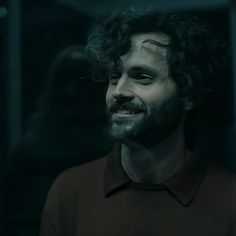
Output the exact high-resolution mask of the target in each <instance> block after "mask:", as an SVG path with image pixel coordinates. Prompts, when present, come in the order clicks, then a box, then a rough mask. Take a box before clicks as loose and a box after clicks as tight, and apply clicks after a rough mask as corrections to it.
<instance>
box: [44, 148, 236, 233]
mask: <svg viewBox="0 0 236 236" xmlns="http://www.w3.org/2000/svg"><path fill="white" fill-rule="evenodd" d="M197 163H198V162H196V158H192V159H190V160H188V161H187V162H186V164H185V165H184V166H183V168H182V169H180V170H179V171H178V172H177V173H175V174H174V175H173V176H171V177H170V178H169V179H167V180H166V181H164V182H163V183H162V184H140V183H134V182H132V181H131V180H130V179H129V178H128V176H127V175H126V173H125V172H124V170H123V168H122V165H121V161H120V146H119V145H116V146H115V148H114V150H113V151H112V152H111V154H109V155H108V156H107V157H104V158H101V159H99V160H96V161H92V162H90V163H87V164H84V165H81V166H78V167H74V168H71V169H69V170H67V171H65V172H64V173H63V174H61V175H60V176H59V177H58V178H57V180H56V181H55V183H54V184H53V186H52V188H51V190H50V192H49V194H48V198H47V202H46V205H45V208H44V211H43V215H42V224H41V233H40V235H41V236H183V235H184V236H185V235H186V236H236V177H235V175H234V174H233V173H231V172H230V171H228V170H226V169H224V168H223V167H220V166H218V165H215V164H213V165H209V166H208V167H207V168H206V167H205V166H203V165H199V164H197Z"/></svg>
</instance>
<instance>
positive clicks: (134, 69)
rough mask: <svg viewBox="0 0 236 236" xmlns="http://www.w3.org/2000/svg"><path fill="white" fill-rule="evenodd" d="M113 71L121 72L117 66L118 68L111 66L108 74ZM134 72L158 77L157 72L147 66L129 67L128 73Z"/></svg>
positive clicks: (120, 67) (120, 68)
mask: <svg viewBox="0 0 236 236" xmlns="http://www.w3.org/2000/svg"><path fill="white" fill-rule="evenodd" d="M115 71H120V72H121V71H122V66H121V65H119V66H113V67H111V68H110V70H109V72H110V73H111V72H115ZM134 72H147V73H150V74H153V75H155V76H159V72H158V71H157V70H156V69H154V68H152V67H150V66H147V65H138V66H131V67H130V68H129V73H134Z"/></svg>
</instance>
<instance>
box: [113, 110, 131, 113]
mask: <svg viewBox="0 0 236 236" xmlns="http://www.w3.org/2000/svg"><path fill="white" fill-rule="evenodd" d="M117 113H119V114H134V112H133V111H127V110H119V111H117Z"/></svg>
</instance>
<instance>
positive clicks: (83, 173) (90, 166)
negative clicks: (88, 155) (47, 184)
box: [53, 156, 107, 187]
mask: <svg viewBox="0 0 236 236" xmlns="http://www.w3.org/2000/svg"><path fill="white" fill-rule="evenodd" d="M106 161H107V156H104V157H102V158H99V159H97V160H94V161H91V162H87V163H85V164H81V165H79V166H75V167H72V168H69V169H67V170H65V171H64V172H62V173H61V174H60V175H59V176H58V177H57V178H56V180H55V182H54V184H53V186H57V187H58V186H61V187H62V186H65V187H68V186H71V185H75V184H76V185H77V186H78V185H79V184H80V183H81V182H82V181H83V182H84V181H86V180H89V179H92V180H94V179H97V178H98V177H101V176H102V175H103V174H104V169H105V166H106Z"/></svg>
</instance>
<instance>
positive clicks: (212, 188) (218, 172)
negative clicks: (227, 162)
mask: <svg viewBox="0 0 236 236" xmlns="http://www.w3.org/2000/svg"><path fill="white" fill-rule="evenodd" d="M202 188H203V189H204V191H203V192H205V193H206V194H208V196H211V198H212V199H211V201H213V202H214V201H217V202H218V204H219V203H221V204H222V205H225V206H227V205H228V204H230V206H234V208H235V210H236V201H235V199H236V174H235V173H234V172H232V171H231V170H229V169H227V168H225V167H224V166H222V165H220V164H217V163H212V164H210V165H209V167H208V168H207V171H206V174H205V178H204V181H203V185H202Z"/></svg>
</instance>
